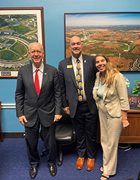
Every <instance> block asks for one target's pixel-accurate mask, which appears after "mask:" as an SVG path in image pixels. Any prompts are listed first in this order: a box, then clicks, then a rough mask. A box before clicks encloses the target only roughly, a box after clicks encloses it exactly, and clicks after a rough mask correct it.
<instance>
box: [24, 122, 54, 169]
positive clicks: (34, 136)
mask: <svg viewBox="0 0 140 180" xmlns="http://www.w3.org/2000/svg"><path fill="white" fill-rule="evenodd" d="M40 134H41V137H42V139H43V142H44V146H45V148H46V150H47V152H48V163H54V162H55V159H56V140H55V124H52V125H51V126H50V127H43V126H42V125H41V124H40V122H39V121H37V122H36V124H35V125H34V126H33V127H25V139H26V144H27V154H28V159H29V162H30V165H37V166H38V165H39V163H40V156H39V152H38V148H37V146H38V140H39V135H40Z"/></svg>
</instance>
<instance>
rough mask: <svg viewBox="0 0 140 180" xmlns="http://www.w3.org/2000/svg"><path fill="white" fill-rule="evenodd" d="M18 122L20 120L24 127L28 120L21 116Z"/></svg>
mask: <svg viewBox="0 0 140 180" xmlns="http://www.w3.org/2000/svg"><path fill="white" fill-rule="evenodd" d="M18 120H19V122H20V123H21V124H22V125H24V124H25V123H27V119H26V117H25V116H20V117H19V118H18Z"/></svg>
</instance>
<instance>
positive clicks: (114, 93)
mask: <svg viewBox="0 0 140 180" xmlns="http://www.w3.org/2000/svg"><path fill="white" fill-rule="evenodd" d="M96 67H97V69H98V70H99V72H97V74H96V81H95V85H94V88H93V97H94V99H95V101H96V104H97V107H98V110H99V118H100V132H101V145H102V149H103V166H102V167H101V171H102V176H101V180H107V179H109V176H112V175H115V174H116V169H117V155H118V143H119V137H120V134H121V130H122V127H124V128H125V127H127V126H128V125H129V122H128V120H127V110H128V109H129V102H128V94H127V87H126V82H125V79H124V76H123V75H122V74H121V73H120V72H119V71H118V70H117V69H116V68H113V66H112V64H111V63H110V61H109V59H108V58H107V57H105V56H104V55H97V56H96Z"/></svg>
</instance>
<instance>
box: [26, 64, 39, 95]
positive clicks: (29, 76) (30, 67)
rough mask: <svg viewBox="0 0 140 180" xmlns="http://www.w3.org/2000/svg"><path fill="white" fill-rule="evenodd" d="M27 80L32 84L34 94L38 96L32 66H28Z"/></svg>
mask: <svg viewBox="0 0 140 180" xmlns="http://www.w3.org/2000/svg"><path fill="white" fill-rule="evenodd" d="M27 79H28V82H30V84H31V89H33V92H34V93H35V94H36V90H35V86H34V78H33V68H32V65H30V66H28V72H27ZM36 95H37V94H36Z"/></svg>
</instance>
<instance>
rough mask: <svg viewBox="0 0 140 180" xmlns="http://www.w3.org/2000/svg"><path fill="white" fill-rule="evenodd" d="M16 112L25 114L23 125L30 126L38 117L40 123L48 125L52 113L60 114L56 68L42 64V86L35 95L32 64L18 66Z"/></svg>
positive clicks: (52, 116) (51, 118)
mask: <svg viewBox="0 0 140 180" xmlns="http://www.w3.org/2000/svg"><path fill="white" fill-rule="evenodd" d="M15 98H16V114H17V117H20V116H22V115H25V117H26V119H27V121H28V122H27V123H26V124H25V126H27V127H32V126H33V125H34V124H35V123H36V121H37V119H38V117H39V119H40V121H41V124H42V125H43V126H45V127H49V126H50V125H51V124H52V123H53V119H54V115H55V114H61V108H62V107H61V105H62V104H61V90H60V81H59V75H58V71H57V69H56V68H54V67H52V66H50V65H46V64H45V65H44V72H43V79H42V87H41V90H40V95H39V96H37V94H36V91H35V87H34V82H33V70H32V65H31V64H28V65H25V66H23V67H21V68H20V70H19V73H18V78H17V87H16V93H15Z"/></svg>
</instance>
